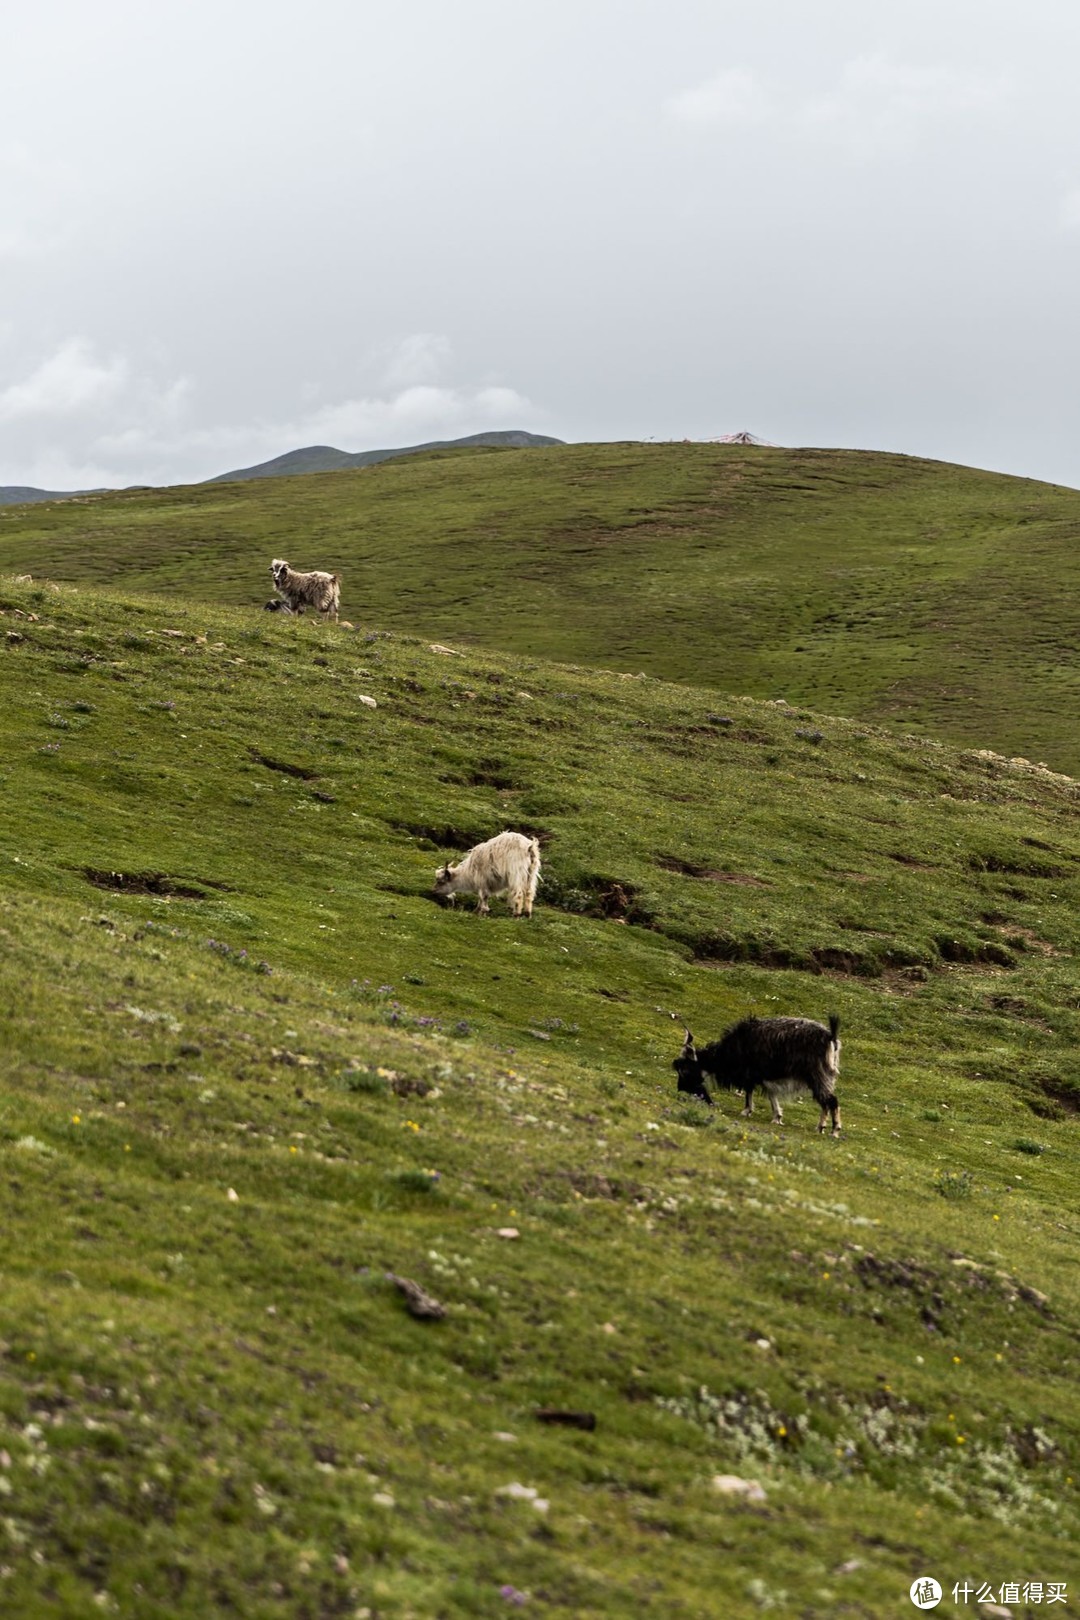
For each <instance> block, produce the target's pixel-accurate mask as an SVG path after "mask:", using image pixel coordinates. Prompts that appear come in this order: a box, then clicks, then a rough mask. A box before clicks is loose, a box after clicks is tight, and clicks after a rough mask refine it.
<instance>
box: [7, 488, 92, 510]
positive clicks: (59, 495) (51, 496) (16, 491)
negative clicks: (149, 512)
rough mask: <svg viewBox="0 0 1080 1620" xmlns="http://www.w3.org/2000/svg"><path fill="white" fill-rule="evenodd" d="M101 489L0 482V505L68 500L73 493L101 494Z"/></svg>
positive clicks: (21, 504) (22, 504) (27, 504)
mask: <svg viewBox="0 0 1080 1620" xmlns="http://www.w3.org/2000/svg"><path fill="white" fill-rule="evenodd" d="M103 494H105V491H104V490H101V489H31V488H30V486H29V485H26V484H0V506H29V505H30V502H31V501H70V500H71V498H72V496H73V495H103Z"/></svg>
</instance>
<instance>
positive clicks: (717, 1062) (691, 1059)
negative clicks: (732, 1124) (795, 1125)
mask: <svg viewBox="0 0 1080 1620" xmlns="http://www.w3.org/2000/svg"><path fill="white" fill-rule="evenodd" d="M672 1068H673V1069H674V1070H675V1072H676V1074H677V1075H678V1077H679V1090H680V1091H686V1092H689V1093H690V1095H691V1096H694V1097H701V1098H703V1099H704V1100H705V1102H707V1103H708V1104H709V1106H710V1107H711V1106H712V1098H711V1097H710V1095H709V1092H708V1088H707V1086H706V1084H705V1079H706V1076H708V1077H709V1078H710V1079H711V1080H712V1081H713V1082H714V1083H715V1084H716V1085H717V1086H720V1087H722V1088H723V1089H724V1090H727V1091H741V1092H742V1094H743V1096H744V1097H745V1099H746V1107H745V1108H744V1109H743V1114H744V1115H749V1114H751V1113H753V1107H754V1102H753V1099H754V1092H755V1091H758V1090H761V1091H763V1092H764V1093H765V1095H766V1097H768V1099H769V1102H770V1103H771V1104H772V1117H773V1122H774V1124H777V1125H782V1124H783V1122H784V1115H783V1111H782V1109H781V1107H780V1098H781V1097H784V1096H787V1097H791V1096H798V1095H799V1094H801V1093H803V1092H807V1091H808V1092H809V1093H810V1095H811V1096H812V1097H813V1099H814V1101H815V1102H816V1103H817V1105H818V1107H819V1108H820V1109H821V1117H820V1119H819V1120H818V1130H819V1131H823V1130H824V1129H825V1125H826V1119H827V1118H831V1120H832V1134H833V1135H834V1136H839V1134H840V1106H839V1104H838V1102H837V1100H836V1081H837V1076H838V1075H839V1072H840V1020H839V1018H837V1016H836V1014H835V1013H834V1014H833V1015H832V1017H831V1018H830V1019H829V1024H828V1028H826V1026H825V1025H824V1024H819V1023H817V1022H816V1021H815V1020H814V1019H812V1018H744V1019H743V1021H742V1023H741V1024H735V1025H734V1026H733V1027H732V1028H731V1029H729V1030H728V1031H727V1032H726V1034H724V1035H722V1036H721V1038H720V1039H719V1040H718V1041H713V1042H712V1043H711V1044H710V1045H709V1046H703V1047H702V1049H701V1051H700V1052H699V1051H698V1050H697V1048H696V1047H695V1046H694V1037H693V1036H692V1035H691V1033H690V1031H689V1030H687V1031H686V1040H685V1042H684V1044H683V1049H682V1051H681V1052H680V1053H679V1056H678V1057H677V1058H676V1059H675V1062H674V1063H673V1064H672Z"/></svg>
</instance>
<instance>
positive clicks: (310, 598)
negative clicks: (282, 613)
mask: <svg viewBox="0 0 1080 1620" xmlns="http://www.w3.org/2000/svg"><path fill="white" fill-rule="evenodd" d="M270 572H271V574H272V575H273V576H274V588H275V589H276V591H277V593H278V595H279V596H280V597H281V599H282V601H283V602H284V603H285V606H286V607H287V608H288V609H289V612H290V613H303V611H304V609H305V608H307V607H310V608H314V609H315V611H316V613H322V614H323V615H324V616H325V617H326V618H329V616H330V614H331V613H332V614H333V615H334V618H335V619H336V618H337V616H338V609H339V607H340V605H341V575H340V574H324V573H322V572H321V571H320V570H319V569H315V570H314V572H312V573H310V574H301V573H300V572H298V570H297V569H295V568H290V567H289V565H288V563H287V562H285V561H284V559H283V558H281V557H275V558H274V560H273V562H272V563H271V564H270Z"/></svg>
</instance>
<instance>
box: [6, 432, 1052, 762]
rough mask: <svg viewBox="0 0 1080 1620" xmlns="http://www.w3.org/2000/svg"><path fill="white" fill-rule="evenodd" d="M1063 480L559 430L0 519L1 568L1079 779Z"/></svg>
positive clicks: (82, 501) (98, 499)
mask: <svg viewBox="0 0 1080 1620" xmlns="http://www.w3.org/2000/svg"><path fill="white" fill-rule="evenodd" d="M1078 538H1080V492H1077V491H1075V490H1069V489H1062V488H1057V487H1055V486H1052V485H1047V484H1039V483H1034V482H1032V481H1030V480H1026V479H1019V478H1007V477H1003V476H1001V475H998V474H994V473H985V472H978V471H975V470H973V469H971V468H965V467H953V466H948V465H945V464H943V463H940V462H930V461H921V460H916V459H913V458H910V457H904V456H891V455H877V454H870V453H864V452H857V451H834V450H774V449H767V448H759V447H752V448H746V447H742V446H730V445H729V446H725V445H708V444H664V445H642V444H632V445H627V444H622V445H618V444H616V445H566V446H553V447H551V448H548V449H545V450H544V451H543V452H542V453H541V452H537V451H529V450H523V451H509V450H507V451H488V452H483V451H474V452H458V453H452V452H449V453H441V454H439V453H436V454H434V455H431V456H423V457H416V456H410V457H406V458H404V459H401V460H395V461H392V462H384V463H382V464H381V465H378V466H374V467H370V468H366V469H363V470H360V471H356V472H337V473H329V474H323V475H312V476H309V477H305V478H299V479H298V478H289V479H266V480H258V481H256V482H253V483H242V484H235V485H234V484H227V485H223V484H213V485H202V486H193V487H186V488H182V489H167V490H139V491H132V492H129V493H125V494H119V495H108V496H90V497H81V498H79V499H77V500H70V501H64V502H62V503H57V504H46V505H39V506H34V507H23V508H13V509H8V510H7V511H5V512H0V567H2V568H5V569H9V570H11V571H12V572H27V571H28V572H30V573H33V574H42V575H45V576H48V577H51V578H55V579H61V580H69V581H73V582H79V581H81V582H85V583H95V584H108V585H110V586H113V587H115V588H118V589H124V590H137V591H155V592H162V593H169V594H177V595H181V596H194V597H197V598H201V599H203V600H206V601H221V602H227V603H234V604H237V605H241V604H247V605H249V606H251V607H257V606H259V605H260V604H261V602H262V601H264V600H265V599H266V597H267V596H268V595H269V574H268V566H269V562H270V559H271V557H273V556H278V555H280V556H285V557H287V558H288V559H289V560H290V561H291V562H293V563H294V565H296V566H298V567H328V568H334V569H337V570H338V571H339V572H341V573H342V574H343V575H344V579H345V587H344V594H343V609H344V613H345V616H346V617H347V618H348V619H350V620H352V621H354V622H355V623H357V624H359V625H362V626H365V627H367V626H378V627H381V628H391V629H400V630H403V631H406V632H408V633H412V634H424V635H430V636H433V637H437V638H439V639H440V640H444V641H445V640H454V639H455V638H456V639H468V640H470V641H472V642H475V643H477V644H479V645H485V646H489V647H505V648H509V649H511V650H513V651H515V652H518V653H520V654H522V655H525V656H530V657H543V658H554V659H560V660H563V661H570V662H575V663H587V664H594V665H601V666H608V667H612V668H615V669H623V670H628V671H631V672H633V673H636V672H638V671H639V670H644V671H646V673H648V674H650V675H653V676H658V677H663V678H665V679H668V680H677V681H685V682H688V683H691V684H696V685H707V686H715V687H717V688H718V689H719V690H721V691H736V692H744V693H746V694H748V695H750V696H755V697H766V698H768V697H784V698H786V699H787V700H788V701H789V702H791V703H808V704H811V705H812V706H815V707H817V708H820V709H824V710H826V711H828V712H830V713H839V714H851V715H856V716H859V717H861V718H864V719H869V720H874V721H878V722H882V723H886V724H889V725H892V726H895V727H897V728H898V729H900V730H901V731H903V730H916V731H920V732H928V733H930V734H933V735H939V736H943V737H949V738H952V739H953V740H954V741H958V742H962V743H969V744H972V745H974V746H987V747H991V748H994V749H996V750H998V751H999V752H1001V753H1004V754H1008V755H1019V756H1022V757H1025V758H1028V759H1031V760H1034V761H1036V762H1038V761H1041V760H1045V761H1046V762H1047V763H1048V764H1050V765H1051V766H1052V767H1053V768H1054V769H1057V770H1064V771H1068V772H1070V773H1072V774H1077V773H1080V730H1078V728H1077V725H1076V714H1077V712H1078V710H1080V666H1078V664H1077V660H1076V648H1077V645H1078V643H1080V544H1078Z"/></svg>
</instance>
